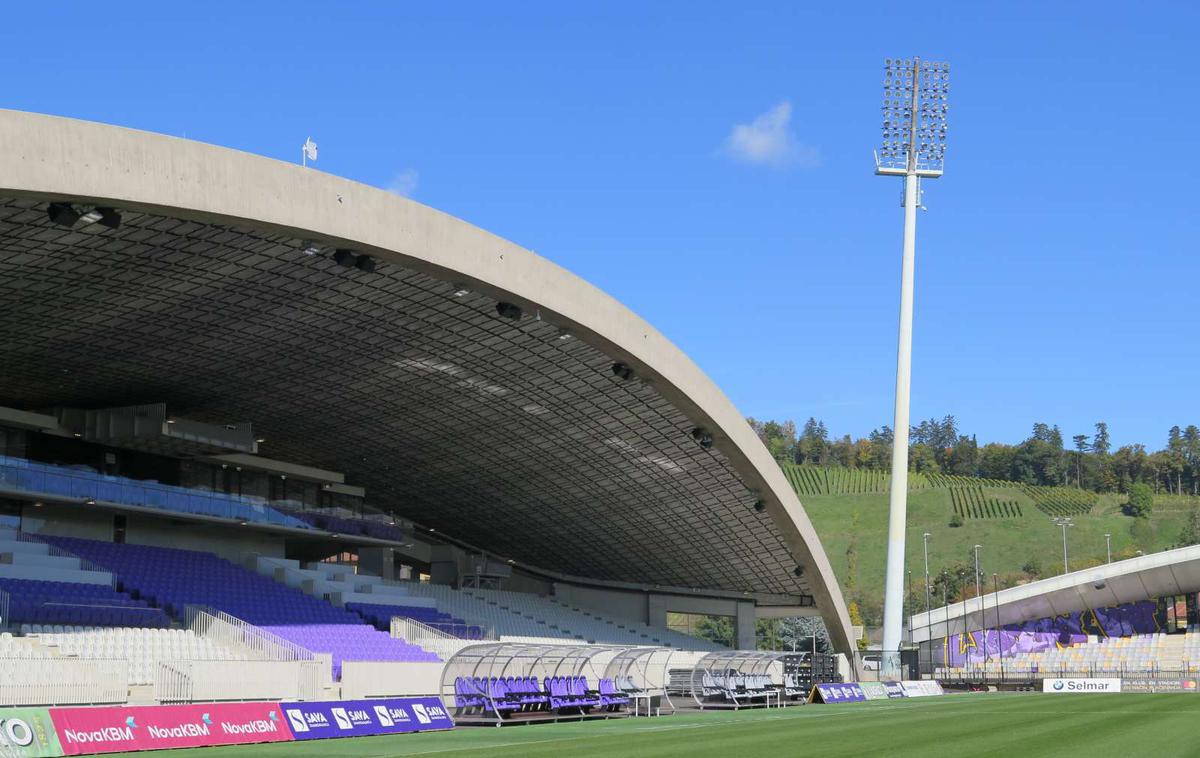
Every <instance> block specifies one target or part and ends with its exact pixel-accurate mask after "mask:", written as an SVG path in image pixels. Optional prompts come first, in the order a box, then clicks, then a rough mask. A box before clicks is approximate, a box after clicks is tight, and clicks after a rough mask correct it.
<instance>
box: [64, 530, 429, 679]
mask: <svg viewBox="0 0 1200 758" xmlns="http://www.w3.org/2000/svg"><path fill="white" fill-rule="evenodd" d="M47 539H48V540H50V541H52V542H53V543H54V544H57V545H59V546H60V547H62V548H65V549H68V550H70V551H71V552H73V553H75V554H76V555H80V556H82V557H85V558H87V559H89V560H91V561H94V562H95V563H97V564H99V565H101V566H104V567H105V568H107V569H109V570H111V571H112V572H113V573H114V574H115V575H116V577H117V580H118V582H119V583H120V584H121V586H122V587H123V588H124V589H126V590H129V591H132V592H134V593H135V594H136V596H137V597H139V598H143V599H146V600H148V601H150V602H151V603H154V604H156V605H158V606H160V607H162V608H163V609H164V610H166V611H167V613H169V614H170V615H172V616H174V617H176V618H183V616H184V614H185V612H186V608H187V606H188V605H199V606H205V607H209V608H214V609H216V610H219V611H224V612H225V613H228V614H229V615H231V616H234V617H236V618H239V619H241V620H243V621H246V622H248V623H251V624H254V625H256V626H259V627H263V628H265V629H267V630H268V631H270V632H272V633H273V634H276V635H278V636H279V637H282V638H284V639H286V640H288V641H290V642H292V643H294V644H296V645H299V646H300V647H302V648H304V649H306V650H309V651H311V652H314V653H328V654H329V655H330V656H331V658H332V659H333V675H334V677H335V678H337V677H339V676H340V674H341V664H342V661H363V660H370V661H414V662H416V661H437V660H438V658H437V656H435V655H434V654H432V653H429V652H427V651H425V650H423V649H421V648H419V647H417V646H415V645H410V644H409V643H407V642H405V641H403V640H398V639H393V638H392V637H390V636H389V635H387V634H384V633H382V632H379V631H378V630H376V629H375V628H373V627H371V626H368V625H366V624H364V623H362V621H363V620H362V617H360V616H359V615H358V614H356V613H352V612H350V611H347V610H345V609H343V608H336V607H334V606H332V605H330V604H329V603H327V602H325V601H324V600H320V599H318V598H315V597H313V596H311V595H306V594H304V593H303V592H301V591H299V590H296V589H293V588H291V587H288V586H287V585H284V584H280V583H279V582H276V581H273V580H271V579H268V578H267V577H264V576H261V575H259V574H256V573H254V572H252V571H248V570H246V569H243V568H241V567H239V566H235V565H234V564H232V563H230V562H229V561H226V560H224V559H222V558H218V557H217V556H215V555H212V554H210V553H199V552H195V551H191V550H176V549H174V548H164V547H151V546H146V545H117V544H113V543H109V542H95V541H92V540H80V539H68V538H64V537H51V538H47Z"/></svg>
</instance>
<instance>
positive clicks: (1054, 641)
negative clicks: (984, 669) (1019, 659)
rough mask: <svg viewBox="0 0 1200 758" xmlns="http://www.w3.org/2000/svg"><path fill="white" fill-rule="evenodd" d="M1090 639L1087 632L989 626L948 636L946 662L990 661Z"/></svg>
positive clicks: (951, 664) (969, 662)
mask: <svg viewBox="0 0 1200 758" xmlns="http://www.w3.org/2000/svg"><path fill="white" fill-rule="evenodd" d="M1084 642H1087V635H1086V634H1061V633H1057V632H1010V631H1004V630H1002V631H999V632H997V631H995V630H993V629H987V630H984V631H979V632H968V633H967V634H952V635H950V636H949V637H947V638H946V647H945V656H944V663H945V664H946V665H950V666H969V665H971V664H975V663H983V662H984V661H988V660H999V659H1000V658H1001V657H1004V658H1008V657H1011V656H1013V655H1016V654H1017V653H1041V652H1045V651H1047V650H1055V649H1057V648H1062V647H1072V646H1074V645H1079V644H1082V643H1084Z"/></svg>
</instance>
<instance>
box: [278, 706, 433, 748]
mask: <svg viewBox="0 0 1200 758" xmlns="http://www.w3.org/2000/svg"><path fill="white" fill-rule="evenodd" d="M280 708H281V710H282V711H283V715H284V718H285V719H286V721H287V725H288V728H289V729H290V730H291V732H292V736H293V737H294V738H295V739H297V740H320V739H327V738H330V737H362V736H367V735H372V734H401V733H404V732H421V731H427V730H431V729H453V728H454V722H453V721H452V720H451V719H450V715H449V714H448V713H446V709H445V708H443V707H442V702H441V700H440V699H439V698H436V697H408V698H389V699H384V700H333V701H327V702H319V703H281V704H280Z"/></svg>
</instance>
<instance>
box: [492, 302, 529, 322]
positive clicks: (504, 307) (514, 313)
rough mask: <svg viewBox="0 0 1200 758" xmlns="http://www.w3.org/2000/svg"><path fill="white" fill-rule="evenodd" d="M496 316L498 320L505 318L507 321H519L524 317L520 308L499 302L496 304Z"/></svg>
mask: <svg viewBox="0 0 1200 758" xmlns="http://www.w3.org/2000/svg"><path fill="white" fill-rule="evenodd" d="M496 315H497V316H499V317H500V318H506V319H508V320H509V321H520V320H521V316H522V315H524V312H523V311H522V310H521V306H519V305H514V304H513V303H504V302H500V303H496Z"/></svg>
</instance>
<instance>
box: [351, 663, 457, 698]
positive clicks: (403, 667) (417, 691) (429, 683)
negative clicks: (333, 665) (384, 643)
mask: <svg viewBox="0 0 1200 758" xmlns="http://www.w3.org/2000/svg"><path fill="white" fill-rule="evenodd" d="M445 667H446V664H445V663H441V662H439V663H400V662H394V661H344V662H343V663H342V699H343V700H358V699H361V698H369V697H403V696H407V695H440V694H441V692H442V670H443V669H444V668H445Z"/></svg>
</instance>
